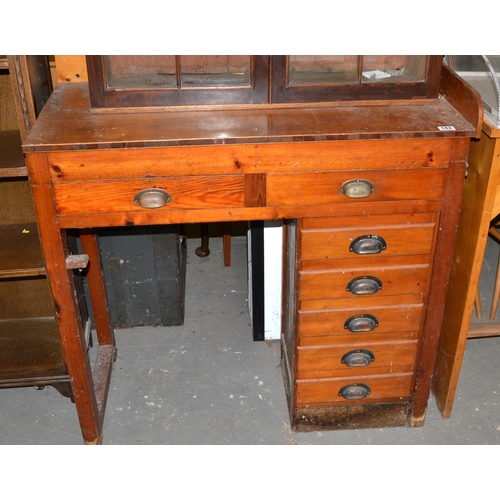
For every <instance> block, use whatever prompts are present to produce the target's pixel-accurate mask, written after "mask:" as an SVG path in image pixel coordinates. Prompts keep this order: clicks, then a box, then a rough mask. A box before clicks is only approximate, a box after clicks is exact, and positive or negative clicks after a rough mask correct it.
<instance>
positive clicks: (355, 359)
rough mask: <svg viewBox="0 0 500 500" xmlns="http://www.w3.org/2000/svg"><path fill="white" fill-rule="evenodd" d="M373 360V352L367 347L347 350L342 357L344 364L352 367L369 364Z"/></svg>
mask: <svg viewBox="0 0 500 500" xmlns="http://www.w3.org/2000/svg"><path fill="white" fill-rule="evenodd" d="M373 361H375V356H374V355H373V352H371V351H368V350H366V349H356V350H355V351H349V352H346V353H345V354H344V355H343V356H342V359H341V362H342V363H343V364H344V365H346V366H351V367H358V366H368V365H369V364H370V363H372V362H373Z"/></svg>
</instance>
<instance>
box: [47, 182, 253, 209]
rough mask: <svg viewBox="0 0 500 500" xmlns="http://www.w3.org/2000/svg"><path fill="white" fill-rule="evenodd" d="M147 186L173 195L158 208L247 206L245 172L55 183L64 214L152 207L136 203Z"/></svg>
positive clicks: (56, 194) (58, 201)
mask: <svg viewBox="0 0 500 500" xmlns="http://www.w3.org/2000/svg"><path fill="white" fill-rule="evenodd" d="M146 189H161V190H164V191H166V192H167V193H168V194H169V196H170V197H171V201H169V202H168V203H167V204H166V205H164V206H163V207H159V208H154V210H155V211H173V210H195V209H207V208H228V207H229V208H237V207H244V206H245V193H244V178H243V176H242V175H240V176H237V175H227V176H194V177H158V178H154V179H142V180H141V179H137V180H136V179H129V180H108V181H105V182H103V181H85V182H79V181H73V182H57V183H54V192H55V196H56V205H57V210H58V213H60V214H63V215H66V214H92V213H117V212H140V211H144V210H151V209H148V208H143V207H142V206H140V205H138V204H136V203H134V198H135V197H136V195H137V194H138V193H140V192H141V191H142V190H146Z"/></svg>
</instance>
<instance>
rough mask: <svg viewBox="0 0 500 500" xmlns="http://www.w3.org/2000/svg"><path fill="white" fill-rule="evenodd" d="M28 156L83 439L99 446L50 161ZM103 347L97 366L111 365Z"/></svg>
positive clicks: (98, 420)
mask: <svg viewBox="0 0 500 500" xmlns="http://www.w3.org/2000/svg"><path fill="white" fill-rule="evenodd" d="M26 157H27V163H28V170H29V177H30V183H31V188H32V192H33V200H34V203H35V208H36V212H37V219H38V229H39V234H40V240H41V243H42V248H43V253H44V257H45V266H46V271H47V278H48V282H49V285H50V289H51V292H52V297H53V302H54V309H55V314H56V320H57V323H58V327H59V334H60V337H61V345H62V349H63V353H64V358H65V360H66V364H67V366H68V372H69V376H70V382H71V388H72V391H73V395H74V401H75V405H76V410H77V413H78V418H79V421H80V427H81V430H82V435H83V439H84V442H85V443H86V444H100V443H101V441H102V423H103V415H104V406H103V404H102V401H99V400H98V399H97V397H96V391H95V386H94V379H93V376H92V370H91V367H90V361H89V358H88V353H87V345H86V341H85V332H84V329H83V324H82V320H81V316H80V309H79V305H78V299H77V293H76V290H75V283H74V278H73V272H72V271H71V270H68V269H66V258H67V257H68V254H69V252H68V248H67V242H66V232H65V231H64V230H61V229H60V228H59V225H58V218H57V212H56V208H55V206H54V195H53V192H52V183H51V179H50V175H49V166H48V162H47V160H46V156H45V155H44V154H28V155H26ZM104 348H105V349H106V350H107V351H108V352H107V353H105V352H102V353H101V355H100V356H99V355H98V364H101V365H102V364H106V363H107V364H108V365H109V364H110V359H111V358H112V356H111V355H110V354H111V352H110V351H114V346H109V345H108V346H104ZM106 354H107V360H106ZM101 371H102V370H101Z"/></svg>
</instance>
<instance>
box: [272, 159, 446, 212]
mask: <svg viewBox="0 0 500 500" xmlns="http://www.w3.org/2000/svg"><path fill="white" fill-rule="evenodd" d="M445 177H446V169H445V168H430V169H426V170H425V173H423V172H422V169H394V170H361V171H359V172H355V173H354V172H352V171H336V172H317V173H307V174H302V173H297V174H294V173H287V174H268V175H267V183H266V195H267V205H268V206H287V205H321V204H335V203H359V202H360V201H361V202H367V201H369V202H380V201H403V200H440V199H441V198H442V196H443V189H444V181H445ZM356 180H363V181H368V182H369V184H370V185H371V186H373V188H372V189H371V190H370V191H369V192H367V193H366V194H367V195H366V196H364V197H354V198H351V197H349V196H346V195H345V194H342V192H341V190H342V187H343V186H345V183H346V182H348V181H356ZM354 192H357V193H358V194H359V193H360V190H355V191H354Z"/></svg>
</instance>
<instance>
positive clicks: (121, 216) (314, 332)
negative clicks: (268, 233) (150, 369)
mask: <svg viewBox="0 0 500 500" xmlns="http://www.w3.org/2000/svg"><path fill="white" fill-rule="evenodd" d="M163 111H164V112H152V113H146V112H143V111H140V112H137V113H127V114H104V113H99V114H95V113H92V112H91V111H90V102H89V98H88V91H87V90H86V88H85V86H84V85H81V84H71V85H59V86H58V88H57V89H56V91H55V92H54V94H53V97H52V100H51V103H50V106H48V107H46V108H45V110H44V112H43V113H42V116H41V117H40V119H39V120H38V121H37V123H36V124H35V127H34V129H33V130H32V132H31V133H30V135H29V136H28V137H27V139H26V141H25V145H24V150H25V152H26V153H27V159H28V163H29V169H30V173H31V172H33V178H32V184H33V192H34V195H35V199H36V205H37V210H38V217H39V220H40V222H43V224H44V231H43V232H41V238H42V242H43V245H44V251H45V254H46V258H47V260H50V262H51V265H50V266H49V267H48V269H47V272H48V276H49V279H50V280H51V282H53V287H52V289H53V295H54V299H55V303H56V304H57V311H58V319H59V322H60V327H61V335H62V338H63V345H64V348H65V353H66V355H67V356H68V357H69V358H70V359H71V360H72V363H71V366H70V371H71V373H72V374H73V373H74V374H75V380H74V382H73V389H74V392H75V401H76V402H77V408H78V412H79V415H80V420H81V423H82V431H83V432H84V436H85V439H86V441H96V442H98V441H99V440H100V438H101V431H102V418H103V415H104V406H105V399H106V394H107V387H108V384H109V377H110V373H111V364H112V359H113V357H114V355H113V353H114V344H113V336H112V331H111V328H110V325H109V318H108V315H107V308H106V305H105V294H104V287H103V283H102V276H101V273H100V269H99V266H100V264H99V262H98V260H99V259H98V252H97V243H96V240H95V239H93V234H94V229H93V228H96V227H105V226H118V227H121V226H135V225H152V224H173V223H185V222H224V223H228V222H231V221H235V220H265V219H285V220H286V223H285V228H286V229H285V250H284V251H285V259H284V272H283V276H284V277H285V278H284V284H283V290H284V299H283V301H284V318H285V319H284V323H283V328H284V331H283V342H282V352H283V356H282V368H283V374H284V380H285V391H286V394H287V399H288V403H289V410H290V417H291V421H292V427H293V428H294V429H296V430H311V429H312V428H314V427H315V428H316V429H320V428H330V429H334V428H338V427H341V428H354V427H371V426H373V425H374V424H375V423H377V424H378V425H380V426H387V425H421V424H422V423H423V420H424V417H425V410H426V408H427V400H428V396H429V392H430V383H431V376H432V372H433V369H434V360H435V353H436V348H437V340H438V337H439V330H440V325H441V318H442V311H443V305H444V294H445V293H446V288H447V281H448V273H449V268H450V260H451V248H452V245H453V241H454V235H455V229H456V223H457V219H458V206H459V200H460V196H461V189H462V184H463V178H464V171H465V160H466V156H467V148H468V144H469V140H470V137H472V136H473V135H474V134H475V126H474V124H471V123H469V122H468V121H467V120H466V119H465V118H464V117H463V116H462V115H460V114H459V113H458V112H457V111H456V109H455V108H453V107H452V106H451V105H450V104H449V103H448V102H447V101H446V100H444V99H433V100H425V101H420V102H398V103H386V104H384V105H381V104H380V103H374V102H371V103H366V102H364V103H357V104H356V105H355V104H354V103H344V104H341V105H340V104H338V105H332V106H324V105H323V106H307V107H305V106H304V107H295V108H292V107H290V106H286V105H285V106H282V107H279V106H266V107H264V106H256V107H254V108H252V109H250V108H242V109H232V110H222V109H218V110H201V109H195V110H191V111H186V110H176V111H171V110H170V111H165V110H163ZM440 126H451V128H449V129H446V130H440V129H439V127H440ZM360 178H361V179H364V178H367V179H369V180H370V181H371V182H373V184H374V186H375V190H374V191H373V192H371V194H370V196H368V197H367V198H359V199H351V198H348V197H346V196H344V195H343V194H342V193H341V191H340V188H341V186H342V184H343V183H344V182H345V181H347V180H349V179H360ZM145 188H161V189H164V190H166V191H167V192H169V194H170V195H171V196H172V200H171V202H169V203H168V204H167V205H165V206H162V207H160V208H154V209H148V208H142V207H140V206H138V205H136V204H135V203H134V196H135V194H136V193H137V192H138V191H140V190H142V189H145ZM71 228H81V229H84V231H83V233H82V235H83V239H82V243H83V245H84V247H85V248H84V252H85V253H86V254H88V255H89V263H90V269H89V271H92V272H91V273H89V286H90V288H91V295H93V301H94V302H93V303H95V306H94V309H95V310H97V315H98V320H96V324H97V330H98V337H99V343H100V347H99V353H98V363H97V365H96V368H95V370H94V377H92V373H91V370H90V367H89V366H88V360H87V359H86V357H85V352H84V349H83V344H82V340H81V327H79V326H78V321H77V320H75V318H77V317H78V316H77V308H76V304H75V299H74V296H73V293H74V289H73V284H72V280H71V275H69V274H68V272H67V271H66V270H65V269H64V272H63V270H62V269H63V263H64V259H65V258H66V256H67V250H66V246H65V242H64V236H65V233H64V230H65V229H71ZM350 229H352V233H351V234H350V236H349V230H350ZM378 230H380V231H381V232H384V231H387V234H386V237H387V239H388V240H389V242H390V249H389V250H388V251H387V253H385V254H384V253H383V252H382V253H381V254H380V255H377V256H375V255H368V256H366V255H358V256H356V257H353V255H351V254H346V252H348V250H346V248H344V249H343V250H342V251H338V252H337V251H336V250H333V251H330V249H329V245H330V248H331V245H332V242H331V241H329V240H330V238H332V239H333V241H334V243H333V244H335V245H336V246H337V245H340V246H342V245H344V246H346V247H348V244H349V243H350V241H349V240H352V239H353V238H355V237H356V236H358V235H359V231H362V232H363V233H364V232H367V233H372V232H375V231H378ZM416 239H417V240H418V242H415V244H413V242H414V240H416ZM372 273H373V274H377V275H380V279H381V280H382V283H383V287H382V290H380V292H377V293H376V294H375V295H374V296H372V297H366V296H356V297H355V296H354V295H353V294H352V293H351V292H350V291H348V290H347V283H348V281H349V280H350V279H351V278H353V277H357V276H358V275H365V274H372ZM360 310H362V312H364V313H369V312H370V311H373V312H374V314H378V315H379V316H380V317H379V325H378V326H377V328H376V329H374V331H373V332H370V334H369V333H358V332H356V333H352V332H349V331H347V330H346V328H345V326H344V322H345V320H346V317H347V318H348V317H349V316H351V315H353V314H356V313H359V312H360ZM364 343H366V345H368V346H369V347H372V348H373V349H374V350H375V351H376V361H375V362H374V363H373V364H372V365H370V366H369V367H368V369H367V370H366V371H363V370H362V369H361V368H360V367H356V368H346V367H344V366H341V363H340V364H339V360H338V356H339V353H340V352H341V351H343V349H344V347H345V348H347V347H349V348H350V347H353V348H355V347H356V346H358V347H359V348H362V346H363V344H364ZM343 344H345V345H344V346H343V347H340V346H342V345H343ZM353 370H354V371H353ZM354 373H355V374H359V376H358V375H356V377H354V376H353V375H352V374H354ZM363 381H366V382H367V383H369V384H370V387H371V393H370V394H369V395H368V396H367V397H366V398H365V399H363V400H362V401H347V402H346V400H345V399H344V398H343V397H341V396H339V390H340V389H341V388H342V387H343V386H344V385H346V384H348V383H349V382H355V383H358V382H359V383H361V382H363ZM75 389H76V390H75ZM349 419H352V420H351V421H348V420H349Z"/></svg>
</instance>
